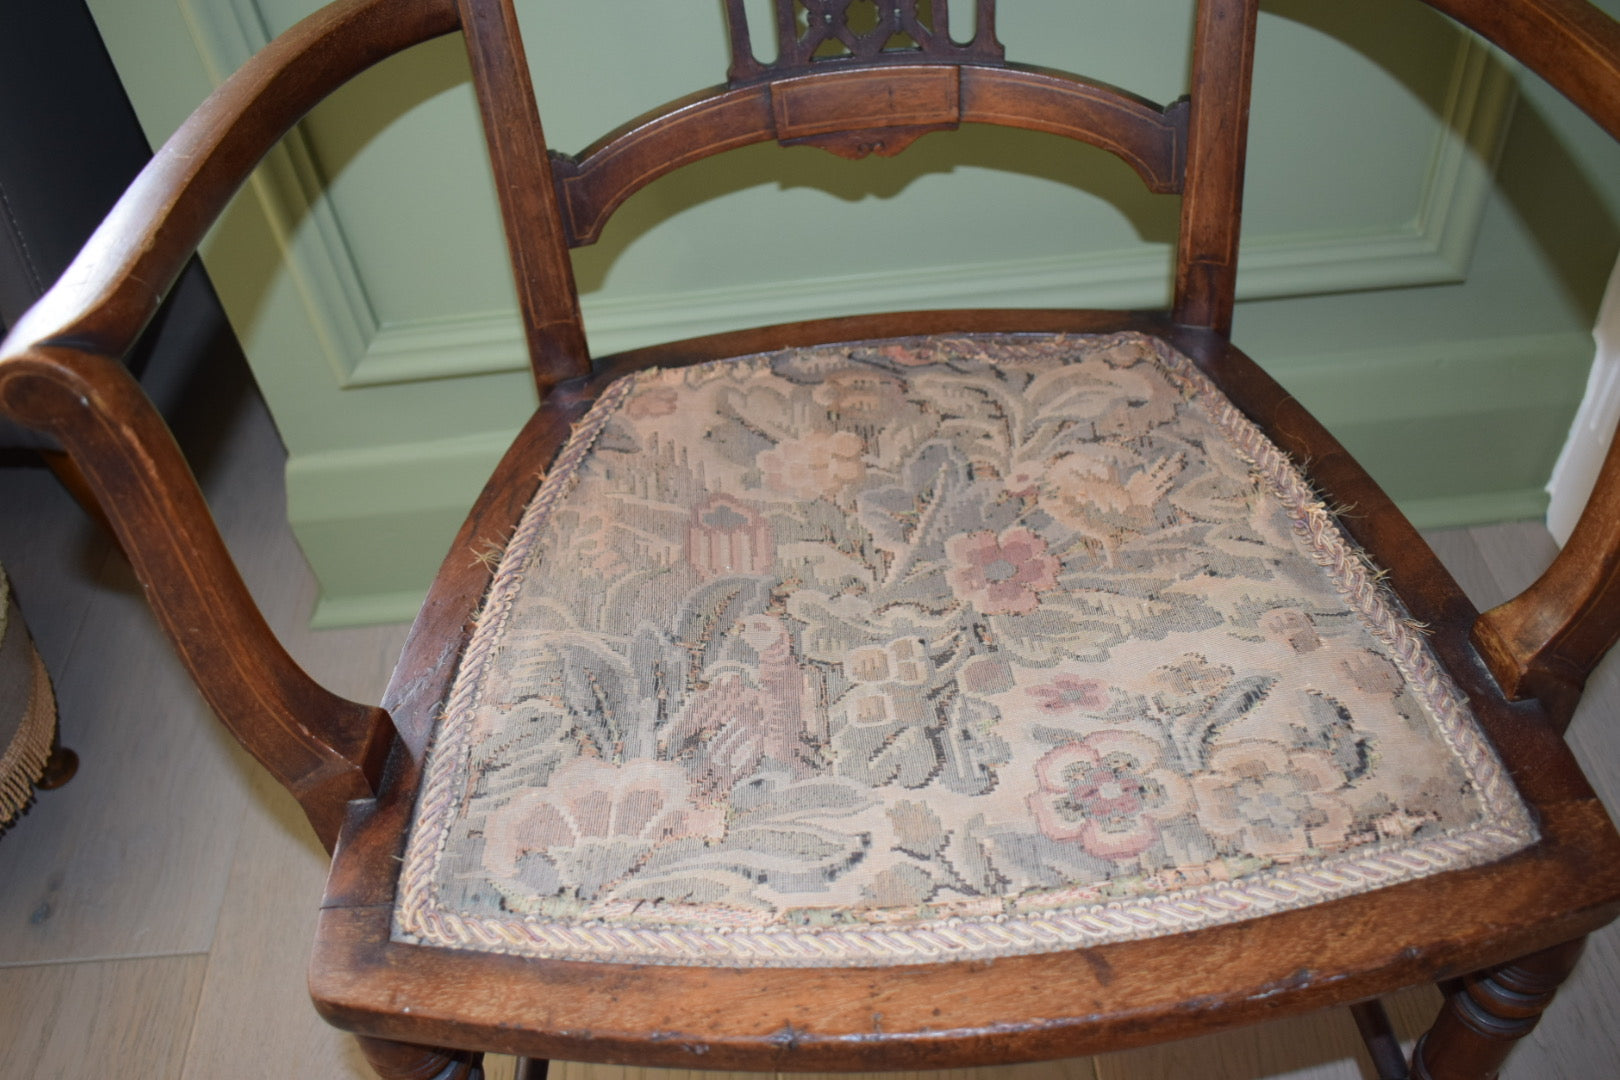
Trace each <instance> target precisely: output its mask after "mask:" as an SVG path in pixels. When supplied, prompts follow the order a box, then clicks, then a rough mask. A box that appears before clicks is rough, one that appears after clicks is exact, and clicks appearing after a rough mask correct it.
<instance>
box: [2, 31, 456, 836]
mask: <svg viewBox="0 0 1620 1080" xmlns="http://www.w3.org/2000/svg"><path fill="white" fill-rule="evenodd" d="M458 26H459V21H458V18H457V15H456V9H455V5H454V3H453V2H451V0H344V2H341V3H338V4H335V5H333V6H331V7H329V8H326V9H324V10H322V11H320V12H317V13H316V14H315V15H312V16H311V17H309V18H308V19H305V20H304V21H303V22H301V23H299V24H298V25H297V26H295V27H293V28H292V29H291V30H289V31H288V32H287V33H286V34H284V35H283V36H282V37H280V38H278V39H277V40H276V41H275V42H273V43H272V44H271V45H270V46H268V47H267V48H266V49H265V50H264V51H263V52H261V53H260V54H259V55H258V56H256V57H254V59H253V60H251V61H249V62H248V63H247V64H246V65H245V66H244V67H243V68H242V69H241V70H240V71H238V72H237V73H236V74H235V75H234V76H232V77H231V78H230V79H229V80H227V81H226V82H225V83H224V84H223V85H222V86H221V87H220V88H219V89H218V90H217V91H216V92H215V93H214V94H213V95H211V96H210V97H209V98H208V99H207V101H205V102H204V103H203V105H202V106H201V107H200V108H199V109H198V110H197V111H196V112H195V113H193V114H192V116H191V117H190V118H189V119H188V120H187V121H186V122H185V123H184V124H183V125H181V127H180V129H179V130H178V131H177V132H176V133H175V134H174V136H173V137H172V138H171V139H170V140H169V141H168V142H167V143H166V144H165V145H164V146H163V148H162V149H161V150H159V151H158V153H157V155H156V156H155V157H154V158H153V159H152V161H151V163H150V164H148V165H147V167H146V168H145V169H144V170H143V171H142V172H141V174H140V175H139V176H138V177H137V178H136V180H135V182H134V183H133V184H132V185H131V186H130V188H129V190H128V191H126V192H125V194H124V195H123V197H122V198H121V199H119V201H118V203H117V205H115V206H114V208H113V210H112V212H111V213H110V214H109V215H108V217H107V219H106V220H105V221H104V222H103V223H102V224H101V226H100V227H99V228H98V229H97V230H96V232H95V233H94V234H93V235H92V236H91V238H90V240H89V242H88V243H87V244H86V246H85V248H84V249H83V250H82V251H81V252H80V253H79V256H78V257H77V258H76V259H75V260H74V261H73V262H72V264H71V265H70V266H69V267H68V269H67V270H66V271H65V272H64V274H63V276H62V278H61V280H59V281H58V282H57V283H56V285H55V286H53V287H52V288H51V289H50V291H49V292H47V293H46V294H45V296H44V297H42V298H41V299H40V301H39V303H38V304H36V305H35V306H34V307H33V308H32V309H30V310H29V312H28V313H27V314H26V315H24V316H23V317H22V318H21V319H20V320H19V321H18V323H17V326H16V327H15V328H14V329H13V331H12V333H11V335H10V336H9V337H8V338H7V339H6V341H5V343H4V345H3V346H0V412H4V413H6V414H8V415H10V416H11V417H12V418H13V419H15V420H17V421H18V422H20V423H22V424H24V425H25V426H28V427H31V428H34V429H36V430H39V431H42V432H45V433H47V434H49V435H51V436H53V437H54V438H56V439H57V440H58V442H59V443H60V444H61V446H62V447H63V449H64V450H65V451H66V452H67V454H68V455H69V457H70V458H71V459H72V460H73V462H74V463H75V464H76V465H77V466H78V468H79V470H80V471H81V472H82V473H83V475H84V477H85V479H86V481H87V483H88V486H89V487H90V489H91V491H92V493H93V494H94V495H95V497H96V499H97V501H98V502H99V503H100V505H101V507H102V509H103V511H104V512H105V514H106V517H107V519H108V521H109V522H110V523H111V524H112V526H113V529H114V531H115V532H116V533H117V536H118V539H119V541H120V543H121V544H122V545H123V548H124V551H125V552H126V553H127V554H128V555H129V558H130V562H131V564H132V565H133V566H134V568H135V571H136V573H137V574H138V575H139V577H140V580H141V582H142V583H143V585H144V586H145V588H146V592H147V596H148V599H149V601H150V602H151V604H152V607H153V609H154V610H155V611H156V613H157V615H158V619H159V622H160V623H161V624H162V626H163V627H164V630H165V631H166V632H167V633H168V635H169V637H170V638H171V640H172V641H173V642H174V644H175V647H176V649H177V650H178V652H179V653H180V656H181V659H182V660H183V661H184V663H185V664H186V666H187V668H188V669H189V670H190V671H191V673H192V675H193V677H194V678H195V679H196V681H197V683H198V685H199V686H200V687H201V689H202V692H203V694H204V696H205V697H206V698H207V699H208V702H209V704H210V705H211V706H212V707H213V708H214V711H215V712H216V713H218V714H219V716H220V719H221V720H222V721H224V723H225V724H226V726H227V727H228V728H230V730H231V732H232V733H233V734H234V735H235V736H236V737H237V739H238V740H240V741H241V742H242V744H243V745H244V746H246V747H247V749H248V750H249V751H250V752H251V753H252V754H253V755H254V756H255V757H256V758H258V760H259V761H260V762H261V763H262V764H264V765H265V767H266V768H268V769H269V770H270V772H271V773H272V774H273V775H275V776H276V778H277V779H278V780H280V781H281V782H282V783H283V784H284V785H285V786H286V787H287V788H288V789H289V790H291V791H292V792H293V794H294V796H295V797H297V798H298V800H299V802H300V804H301V805H302V806H303V808H304V811H305V813H306V814H307V815H308V816H309V818H310V821H311V823H312V824H313V825H314V826H315V831H316V833H317V834H318V835H319V836H320V838H321V840H322V842H323V843H325V844H326V845H327V846H328V847H329V848H330V847H331V845H332V844H334V843H335V842H336V838H337V833H338V829H339V826H340V825H341V821H342V817H343V813H344V805H345V804H346V803H347V802H348V800H350V799H353V798H361V797H366V796H369V795H371V794H373V793H375V791H376V787H377V783H378V780H379V778H380V776H381V772H382V767H383V763H384V759H385V758H386V756H387V753H388V749H389V747H390V745H391V744H392V741H393V726H392V722H391V721H390V719H389V717H388V714H387V713H386V712H384V711H383V710H381V709H379V708H375V707H370V706H364V705H360V704H357V703H355V702H351V701H347V700H345V699H343V698H341V697H338V696H336V695H334V694H332V693H330V692H329V691H327V690H326V689H324V688H323V687H321V686H320V685H318V684H317V683H316V682H315V681H314V680H313V679H311V678H310V677H309V675H308V674H307V673H305V672H304V671H303V669H301V668H300V667H299V666H298V665H297V664H296V663H295V662H294V661H293V660H292V658H291V657H290V656H289V655H288V654H287V653H286V651H285V650H284V649H283V648H282V646H281V644H280V642H278V641H277V640H276V638H275V635H274V634H273V633H272V632H271V630H270V628H269V626H268V625H267V624H266V622H265V620H264V617H263V615H262V614H261V613H260V611H259V609H258V607H257V605H256V604H255V603H254V601H253V598H252V596H251V595H250V594H249V592H248V590H247V587H246V585H245V584H244V583H243V581H242V578H241V575H240V573H239V572H238V571H237V568H236V566H235V563H234V562H233V561H232V559H231V556H230V553H229V552H228V551H227V549H226V547H225V544H224V541H223V540H222V539H221V537H220V535H219V531H218V529H217V528H216V527H215V525H214V521H213V518H212V516H211V515H210V513H209V511H208V507H207V504H206V502H205V501H204V499H203V496H202V492H201V491H200V489H199V488H198V487H197V484H196V480H195V479H194V478H193V476H192V474H191V471H190V469H189V467H188V466H187V465H186V463H185V460H184V458H183V457H182V455H181V453H180V451H179V448H178V447H177V446H176V444H175V442H174V439H173V437H172V436H171V435H170V433H169V431H168V428H167V427H166V425H165V424H164V422H163V420H162V418H161V417H160V416H159V415H158V413H157V411H156V410H155V409H154V408H153V407H152V405H151V403H150V401H148V400H147V398H146V396H145V394H144V393H143V392H142V391H141V389H140V387H139V385H138V384H137V383H136V382H135V381H134V380H133V379H132V378H131V377H130V375H129V373H128V372H127V371H126V370H125V368H124V366H123V365H122V364H121V363H120V362H119V358H120V357H121V356H122V354H123V353H124V352H125V351H126V350H128V349H129V348H130V347H131V345H132V344H133V343H134V341H135V339H136V337H137V336H138V335H139V333H140V331H141V329H142V328H143V327H144V326H145V325H146V323H147V321H148V320H149V319H150V318H151V317H152V315H153V314H154V313H155V312H156V310H157V308H158V305H159V304H160V302H161V301H162V299H163V297H164V295H165V293H167V291H168V290H169V288H170V287H171V286H172V285H173V284H174V281H175V279H176V278H177V277H178V276H179V274H180V272H181V270H183V269H184V267H185V265H186V262H187V260H188V259H189V258H190V257H191V256H192V254H193V253H194V252H195V250H196V248H197V245H198V244H199V243H200V241H201V240H202V238H203V236H204V234H205V233H206V232H207V230H208V228H209V227H210V226H211V225H212V224H213V222H214V220H215V219H216V218H217V217H218V216H219V214H220V212H221V211H222V210H223V209H224V207H225V205H226V203H227V202H229V200H230V198H231V196H232V195H233V194H234V193H235V192H236V190H237V189H238V188H239V187H240V186H241V185H242V183H243V182H245V181H246V179H247V177H248V175H249V174H250V173H251V172H252V170H253V168H254V166H255V165H256V164H257V163H258V161H259V159H260V158H261V157H262V156H263V155H264V154H265V153H266V152H267V151H268V150H269V149H270V147H271V146H273V145H274V144H275V142H276V140H278V139H279V138H280V137H281V136H282V135H283V134H284V133H285V132H286V131H287V130H288V129H289V128H290V127H291V126H292V125H293V124H294V123H296V122H297V121H298V119H299V118H300V117H302V116H303V115H304V114H305V113H306V112H308V111H309V109H310V108H312V107H313V106H314V105H315V104H316V103H317V102H319V101H320V100H321V99H322V98H324V97H325V96H326V95H327V94H328V93H330V92H331V91H332V90H333V89H335V88H336V87H338V86H340V85H341V84H342V83H343V82H345V81H346V80H348V79H349V78H351V77H353V76H354V75H355V74H357V73H358V72H360V71H363V70H364V69H365V68H367V67H370V66H371V65H372V64H374V63H376V62H377V61H379V60H381V59H383V58H385V57H387V56H390V55H392V54H393V53H395V52H398V51H400V50H401V49H404V48H406V47H408V46H410V45H414V44H416V43H417V42H420V41H424V40H427V39H428V38H431V37H435V36H438V35H440V34H444V33H448V32H450V31H453V30H455V29H457V28H458Z"/></svg>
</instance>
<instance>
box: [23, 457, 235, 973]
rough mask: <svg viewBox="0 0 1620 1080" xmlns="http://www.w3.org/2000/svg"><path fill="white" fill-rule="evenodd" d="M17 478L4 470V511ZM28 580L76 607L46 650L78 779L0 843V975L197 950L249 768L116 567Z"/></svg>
mask: <svg viewBox="0 0 1620 1080" xmlns="http://www.w3.org/2000/svg"><path fill="white" fill-rule="evenodd" d="M18 472H21V470H9V471H8V470H0V503H3V502H4V501H5V499H6V498H7V494H6V493H7V492H11V491H14V490H15V488H16V487H17V486H18V477H17V476H16V475H15V473H18ZM25 486H26V485H25ZM33 494H34V496H35V501H34V502H33V503H32V504H30V510H32V511H36V512H39V513H40V514H41V515H42V516H44V517H46V518H48V519H50V520H51V521H53V522H54V523H56V524H61V523H62V521H63V520H64V517H65V516H66V515H65V514H64V513H63V512H62V511H63V508H64V506H65V507H66V510H67V511H69V512H71V514H78V513H79V511H78V510H77V508H76V507H73V506H72V505H71V503H69V502H68V500H67V497H66V495H65V494H64V493H62V492H61V491H60V490H59V489H58V490H56V491H52V490H50V489H49V488H47V489H44V490H42V491H36V492H34V493H33ZM68 520H71V518H68ZM44 537H45V539H46V540H48V539H49V534H44ZM64 546H65V547H68V546H71V545H64ZM64 555H65V552H64ZM32 568H33V569H32V570H31V571H30V574H31V575H32V574H34V573H35V572H36V571H37V572H38V574H39V575H40V576H30V577H28V578H27V579H24V578H23V577H22V575H21V574H18V575H17V578H18V582H19V591H20V590H21V588H22V587H23V585H24V584H26V585H28V586H29V587H31V589H32V594H31V595H32V598H36V599H42V600H49V601H50V602H51V603H55V602H61V603H63V604H69V605H71V604H77V603H78V602H79V601H81V600H82V601H83V619H82V625H81V626H80V627H79V628H78V630H77V632H76V633H74V634H72V635H71V637H72V640H71V641H69V642H66V645H67V648H66V651H65V653H64V651H63V648H62V647H63V645H64V641H63V640H62V637H61V633H60V630H61V628H59V631H58V633H57V639H56V641H55V643H54V645H53V651H52V652H46V643H45V641H43V640H42V641H41V652H42V654H43V655H44V656H45V660H46V664H47V668H48V670H50V672H51V675H52V678H53V681H54V683H55V686H56V692H57V699H58V707H59V712H60V715H61V718H62V736H63V741H64V743H65V744H66V745H68V746H69V747H71V748H72V749H74V750H75V751H77V753H78V754H79V760H80V769H79V774H78V776H77V777H75V779H74V780H73V781H72V782H71V783H70V784H69V785H68V786H66V787H64V788H61V789H59V790H57V791H54V792H48V793H44V794H42V795H41V796H40V797H39V798H38V799H37V801H36V803H35V805H34V806H33V808H32V809H31V810H30V811H29V812H28V813H27V814H26V815H24V817H23V818H22V819H21V820H19V821H18V822H17V823H16V825H15V827H14V828H13V829H12V830H11V831H10V832H8V833H7V834H6V835H5V836H4V837H3V838H0V964H18V963H26V964H32V963H42V962H49V961H58V960H70V959H95V958H110V957H119V956H150V955H156V954H165V953H169V954H175V953H196V952H206V951H207V949H208V948H209V945H210V943H211V942H212V940H213V930H214V919H215V918H216V917H217V915H218V910H219V903H220V899H221V897H222V896H223V894H224V886H225V876H226V872H227V871H228V869H229V866H230V857H231V845H232V841H233V839H234V836H235V832H236V822H237V821H238V820H239V818H240V816H241V810H242V790H243V788H242V785H243V783H244V781H245V778H246V772H245V767H246V766H245V763H243V762H241V761H240V760H239V753H238V752H237V751H236V750H235V748H234V744H233V743H232V742H231V740H230V738H229V736H227V735H226V734H225V733H224V731H223V730H222V729H221V728H220V726H219V725H218V723H216V722H215V720H214V718H213V715H212V713H211V712H210V711H209V709H208V708H207V706H206V705H205V704H204V703H203V702H202V700H201V698H200V696H199V695H198V694H197V692H196V691H195V690H194V689H193V688H192V686H191V682H190V680H189V679H188V678H187V677H186V676H185V674H184V673H183V671H181V670H180V668H179V665H178V664H177V663H176V662H175V661H174V658H173V654H172V652H171V651H170V649H169V646H168V644H167V643H166V642H165V641H164V640H163V639H162V638H161V636H160V635H159V634H158V631H157V626H156V622H155V620H154V619H153V618H152V616H151V614H150V611H149V610H148V608H147V606H146V604H145V601H144V600H143V599H142V598H141V596H140V590H139V589H138V588H137V587H136V585H135V583H134V581H133V580H132V578H131V576H130V575H129V572H128V569H127V566H126V565H125V564H123V563H122V558H121V556H117V557H113V558H110V559H108V560H107V561H105V562H104V563H103V564H102V565H100V566H98V567H94V568H85V567H79V566H76V565H74V564H73V562H72V560H71V559H69V558H66V557H64V558H62V559H59V560H57V561H56V563H55V564H54V565H52V566H49V567H47V566H46V565H45V563H44V562H43V561H39V560H36V561H35V562H34V563H33V564H32ZM47 570H48V571H49V572H46V571H47ZM81 574H92V575H93V577H89V578H87V577H84V576H80V575H81ZM47 606H48V605H47ZM25 617H28V616H27V615H26V613H25ZM42 637H43V635H42Z"/></svg>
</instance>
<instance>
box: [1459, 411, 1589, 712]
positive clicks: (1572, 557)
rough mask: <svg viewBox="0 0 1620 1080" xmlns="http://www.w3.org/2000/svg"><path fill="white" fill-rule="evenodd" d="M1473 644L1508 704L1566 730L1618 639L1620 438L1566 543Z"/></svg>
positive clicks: (1481, 625)
mask: <svg viewBox="0 0 1620 1080" xmlns="http://www.w3.org/2000/svg"><path fill="white" fill-rule="evenodd" d="M1473 637H1474V644H1475V645H1476V646H1477V647H1478V648H1479V650H1480V654H1481V655H1482V656H1483V657H1484V659H1485V662H1486V664H1487V665H1488V666H1489V667H1490V669H1491V673H1492V674H1493V675H1495V676H1496V681H1497V682H1498V683H1499V684H1501V686H1502V689H1503V691H1504V692H1505V693H1506V694H1507V695H1508V697H1510V698H1515V699H1517V698H1525V697H1537V698H1540V699H1541V700H1542V702H1543V704H1545V705H1546V706H1547V709H1548V711H1549V712H1550V713H1551V715H1552V716H1553V717H1554V718H1555V719H1556V720H1557V721H1558V722H1559V723H1560V724H1567V723H1569V719H1570V717H1571V715H1573V713H1574V710H1575V703H1576V701H1577V700H1578V699H1579V698H1580V694H1581V690H1582V689H1583V688H1584V687H1585V686H1586V679H1587V676H1589V675H1590V674H1591V673H1592V669H1593V668H1595V667H1596V666H1597V664H1598V661H1599V660H1601V659H1603V655H1604V654H1605V653H1606V652H1608V651H1609V649H1610V648H1611V647H1612V646H1613V645H1614V643H1615V641H1616V640H1617V639H1620V435H1617V437H1616V438H1615V439H1614V441H1613V442H1612V443H1611V444H1610V446H1609V454H1608V457H1607V458H1606V459H1605V460H1604V462H1603V469H1602V471H1601V472H1600V473H1598V480H1597V485H1596V486H1595V487H1594V488H1593V489H1592V495H1591V497H1590V498H1589V499H1588V500H1587V502H1586V509H1585V510H1584V511H1582V513H1581V517H1580V520H1579V521H1578V522H1576V524H1575V531H1574V532H1573V533H1571V534H1570V538H1569V543H1567V544H1565V545H1564V549H1563V550H1562V551H1560V552H1559V553H1558V557H1557V558H1556V559H1554V560H1553V562H1552V565H1551V566H1549V567H1548V568H1547V571H1546V573H1544V574H1542V575H1541V577H1540V578H1538V579H1537V580H1536V582H1535V583H1534V584H1533V585H1531V586H1530V587H1529V588H1528V589H1526V590H1524V592H1522V593H1520V594H1519V595H1518V596H1515V597H1514V598H1513V599H1511V600H1509V601H1507V602H1506V603H1504V604H1501V605H1499V606H1498V607H1494V608H1492V609H1491V610H1489V611H1487V612H1485V613H1484V614H1483V615H1481V616H1480V617H1479V621H1478V622H1477V623H1476V624H1475V625H1474V634H1473Z"/></svg>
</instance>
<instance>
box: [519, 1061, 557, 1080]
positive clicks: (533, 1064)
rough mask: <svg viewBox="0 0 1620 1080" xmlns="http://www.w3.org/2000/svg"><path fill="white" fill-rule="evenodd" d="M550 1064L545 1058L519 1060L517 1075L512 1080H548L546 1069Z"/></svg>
mask: <svg viewBox="0 0 1620 1080" xmlns="http://www.w3.org/2000/svg"><path fill="white" fill-rule="evenodd" d="M550 1064H551V1063H550V1062H548V1061H547V1060H546V1059H545V1058H518V1063H517V1073H516V1074H515V1075H514V1076H513V1078H512V1080H546V1068H547V1067H548V1066H549V1065H550Z"/></svg>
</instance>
